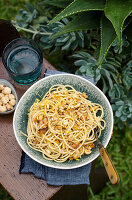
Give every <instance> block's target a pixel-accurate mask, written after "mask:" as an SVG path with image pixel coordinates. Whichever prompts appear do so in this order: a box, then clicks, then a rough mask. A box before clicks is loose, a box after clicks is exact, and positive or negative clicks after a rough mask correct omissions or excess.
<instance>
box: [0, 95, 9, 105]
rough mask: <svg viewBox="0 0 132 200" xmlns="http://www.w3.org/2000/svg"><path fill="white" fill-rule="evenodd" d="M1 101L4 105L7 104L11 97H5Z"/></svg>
mask: <svg viewBox="0 0 132 200" xmlns="http://www.w3.org/2000/svg"><path fill="white" fill-rule="evenodd" d="M1 101H2V103H3V104H6V103H7V102H8V101H9V97H7V96H4V97H2V98H1Z"/></svg>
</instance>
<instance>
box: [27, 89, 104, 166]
mask: <svg viewBox="0 0 132 200" xmlns="http://www.w3.org/2000/svg"><path fill="white" fill-rule="evenodd" d="M103 116H104V112H103V108H102V106H101V105H99V104H97V103H92V102H91V101H89V100H88V99H87V95H86V94H85V93H81V92H78V91H76V90H75V89H74V88H73V87H72V86H70V85H53V86H52V87H51V88H50V89H49V91H48V92H47V93H46V94H45V96H44V97H43V99H42V100H41V101H38V100H36V102H35V103H34V104H33V105H32V106H31V108H30V111H29V114H28V126H27V144H28V145H29V146H30V147H31V148H32V149H34V150H36V151H39V152H41V153H42V155H43V157H44V158H45V159H48V160H54V161H56V162H65V161H66V160H68V159H69V160H73V159H76V160H77V159H79V158H80V157H81V156H82V155H84V154H87V155H88V154H90V153H91V149H92V148H94V142H95V141H96V138H95V135H94V130H95V129H96V128H98V130H99V137H100V134H101V131H102V130H103V129H104V128H105V125H106V123H105V121H104V120H103Z"/></svg>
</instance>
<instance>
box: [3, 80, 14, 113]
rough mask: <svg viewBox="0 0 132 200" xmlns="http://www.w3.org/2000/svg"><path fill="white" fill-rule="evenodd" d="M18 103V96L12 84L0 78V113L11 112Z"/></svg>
mask: <svg viewBox="0 0 132 200" xmlns="http://www.w3.org/2000/svg"><path fill="white" fill-rule="evenodd" d="M17 103H18V97H17V93H16V90H15V88H14V87H13V85H12V84H11V83H10V82H8V81H7V80H5V79H0V114H9V113H12V112H13V111H14V110H15V108H16V105H17Z"/></svg>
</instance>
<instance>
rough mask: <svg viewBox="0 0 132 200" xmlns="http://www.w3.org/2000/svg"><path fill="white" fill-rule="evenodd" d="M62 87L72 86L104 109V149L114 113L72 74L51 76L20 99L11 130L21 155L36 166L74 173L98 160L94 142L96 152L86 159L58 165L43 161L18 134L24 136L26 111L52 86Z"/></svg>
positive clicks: (93, 88) (100, 96)
mask: <svg viewBox="0 0 132 200" xmlns="http://www.w3.org/2000/svg"><path fill="white" fill-rule="evenodd" d="M56 84H64V85H71V86H73V87H74V88H75V89H76V90H77V91H80V92H85V93H86V94H87V95H88V99H89V100H91V101H93V102H96V103H99V104H101V105H102V106H103V109H104V120H105V121H106V127H105V129H104V130H103V131H102V134H101V137H100V140H101V142H102V144H103V145H104V147H106V146H107V145H108V143H109V141H110V138H111V135H112V130H113V112H112V108H111V105H110V103H109V101H108V99H107V98H106V96H105V95H104V94H103V92H102V91H101V90H100V89H99V88H97V87H96V86H95V85H93V84H92V83H91V82H89V81H88V80H86V79H84V78H82V77H80V76H77V75H72V74H57V75H51V76H48V77H46V78H43V79H41V80H40V81H38V82H36V83H34V84H33V85H32V86H31V87H30V88H29V89H28V90H27V91H26V92H25V94H24V95H23V96H22V98H21V99H20V101H19V103H18V105H17V107H16V110H15V113H14V118H13V129H14V133H15V137H16V140H17V142H18V144H19V145H20V147H21V148H22V149H23V151H24V152H25V153H26V154H27V155H28V156H30V157H31V158H32V159H34V160H35V161H37V162H38V163H40V164H42V165H45V166H49V167H52V168H58V169H73V168H78V167H81V166H83V165H86V164H88V163H90V162H92V161H93V160H95V159H96V158H97V157H98V156H99V148H98V146H97V143H96V142H95V148H94V149H93V150H92V153H91V154H89V155H83V156H82V157H81V158H80V159H79V160H78V161H76V160H73V161H66V162H64V163H57V162H55V161H49V160H45V159H44V158H43V157H42V154H41V153H40V152H37V151H35V150H33V149H31V148H30V147H29V146H28V145H27V142H26V137H25V136H24V135H22V134H21V131H22V132H24V133H25V134H26V133H27V121H28V111H29V109H30V107H31V105H32V104H33V103H34V102H35V100H36V99H40V100H41V99H42V97H43V96H44V94H45V93H46V92H47V91H48V90H49V88H50V87H51V86H52V85H56Z"/></svg>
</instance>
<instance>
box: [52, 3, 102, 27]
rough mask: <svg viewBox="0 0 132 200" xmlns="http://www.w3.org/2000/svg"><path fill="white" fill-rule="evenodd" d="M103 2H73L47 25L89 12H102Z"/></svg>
mask: <svg viewBox="0 0 132 200" xmlns="http://www.w3.org/2000/svg"><path fill="white" fill-rule="evenodd" d="M104 7H105V0H98V1H93V0H75V1H73V2H72V3H71V4H70V5H69V6H67V7H66V8H65V9H64V10H63V11H62V12H61V13H59V14H58V15H57V16H56V17H55V18H54V19H52V20H51V21H50V22H49V24H52V23H55V22H57V21H59V20H61V19H63V18H65V17H68V16H71V15H73V14H76V13H80V12H84V11H89V10H104Z"/></svg>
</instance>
